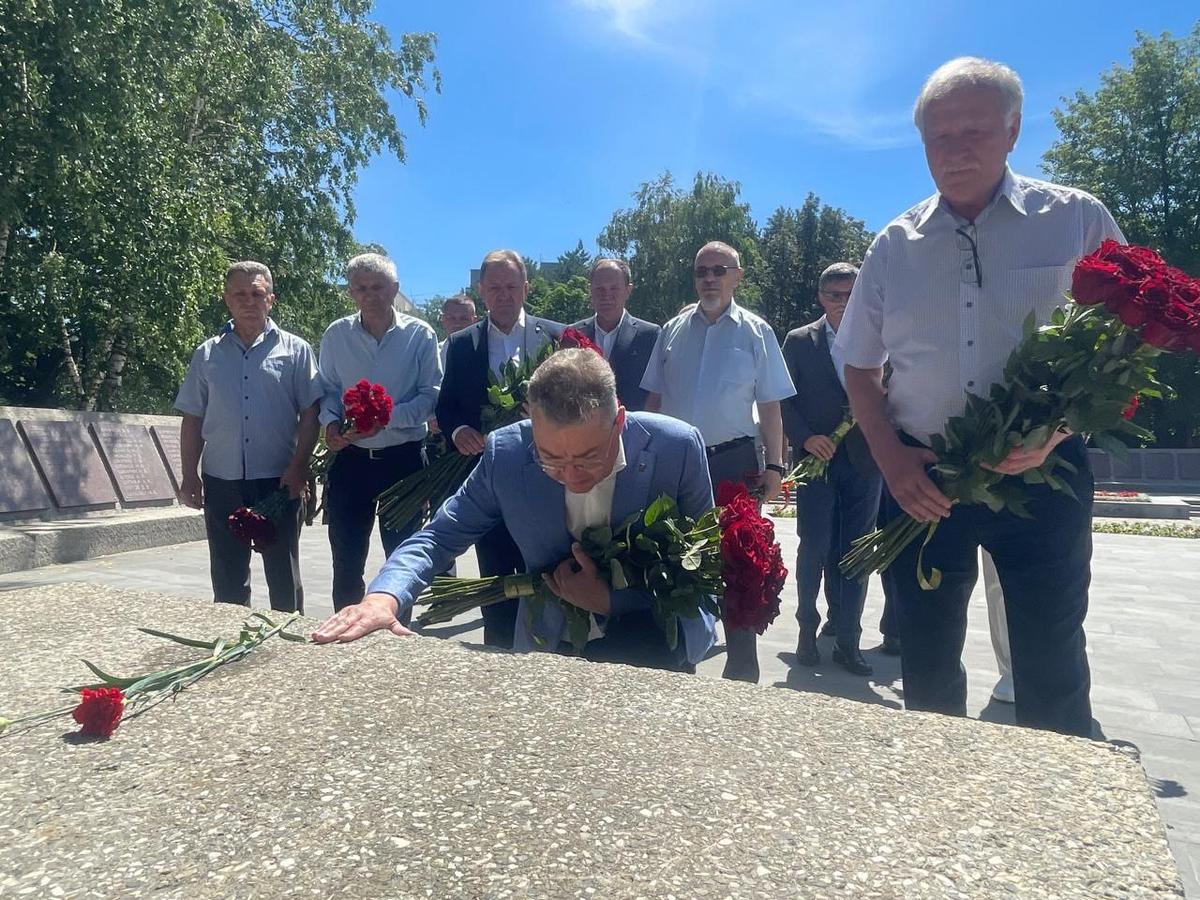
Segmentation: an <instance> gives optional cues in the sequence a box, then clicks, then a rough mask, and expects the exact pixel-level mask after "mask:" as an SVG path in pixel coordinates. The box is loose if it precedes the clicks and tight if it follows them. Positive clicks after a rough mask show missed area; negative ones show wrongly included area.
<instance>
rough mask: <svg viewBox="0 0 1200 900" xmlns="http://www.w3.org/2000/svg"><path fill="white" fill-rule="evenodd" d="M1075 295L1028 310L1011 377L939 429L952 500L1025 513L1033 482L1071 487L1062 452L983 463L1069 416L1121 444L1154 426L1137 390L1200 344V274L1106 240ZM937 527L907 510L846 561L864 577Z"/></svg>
mask: <svg viewBox="0 0 1200 900" xmlns="http://www.w3.org/2000/svg"><path fill="white" fill-rule="evenodd" d="M1069 299H1070V301H1071V302H1070V303H1068V304H1067V306H1065V307H1064V308H1060V309H1058V310H1056V311H1055V312H1054V314H1053V316H1052V317H1051V319H1050V322H1049V323H1048V324H1046V325H1043V326H1041V327H1038V326H1037V324H1036V321H1035V320H1034V317H1033V315H1032V314H1031V315H1030V317H1029V318H1028V319H1027V320H1026V322H1025V334H1024V339H1023V340H1022V342H1021V343H1020V344H1019V345H1018V346H1017V348H1016V349H1015V350H1014V351H1013V352H1012V354H1011V356H1010V357H1009V359H1008V362H1007V364H1006V365H1005V369H1004V382H1003V383H1002V384H994V385H992V387H991V391H990V393H989V396H988V397H987V398H986V399H985V398H983V397H978V396H974V395H968V397H967V406H966V409H965V410H964V411H963V414H962V415H961V416H955V417H954V418H952V419H950V420H949V422H947V423H946V429H945V432H944V433H943V434H940V435H934V436H933V437H932V439H931V441H930V443H931V445H932V448H933V451H934V453H935V454H936V455H937V463H936V464H935V465H934V466H933V470H932V472H933V474H932V477H933V479H934V481H935V482H936V483H937V485H938V487H939V488H940V489H941V491H942V493H943V494H945V495H946V496H947V497H949V498H950V500H951V502H952V503H982V504H985V505H986V506H987V507H988V508H989V509H991V510H992V511H994V512H999V511H1001V510H1005V509H1007V510H1009V511H1010V512H1012V513H1014V514H1015V515H1018V516H1022V517H1028V516H1029V511H1028V509H1027V505H1028V494H1027V491H1026V486H1027V485H1035V484H1045V485H1048V486H1049V487H1050V488H1052V489H1054V490H1059V491H1065V492H1067V493H1072V492H1071V488H1070V486H1069V485H1068V484H1067V483H1066V482H1065V481H1063V480H1062V478H1061V477H1060V472H1061V471H1073V469H1072V467H1071V465H1070V464H1069V463H1068V462H1067V461H1066V460H1064V459H1062V458H1061V457H1060V456H1059V455H1058V454H1057V453H1055V452H1051V453H1050V455H1049V456H1047V457H1046V461H1045V462H1044V463H1043V464H1042V465H1041V466H1039V467H1037V468H1034V469H1029V470H1027V471H1025V472H1024V473H1022V474H1021V475H1015V476H1008V475H1001V474H1000V473H997V472H994V471H992V470H990V469H986V468H984V467H983V464H987V465H996V464H998V463H999V462H1001V461H1002V460H1003V459H1004V458H1005V457H1006V456H1007V455H1008V454H1009V452H1010V451H1011V450H1012V449H1013V448H1016V447H1022V448H1024V449H1027V450H1031V449H1035V448H1038V447H1042V446H1044V445H1045V444H1046V443H1047V441H1048V440H1049V439H1050V438H1051V436H1052V435H1053V434H1054V432H1055V431H1057V430H1059V429H1064V428H1065V429H1069V430H1070V431H1072V432H1074V433H1077V434H1087V435H1090V436H1091V439H1092V441H1093V442H1094V443H1095V444H1097V445H1098V446H1100V447H1104V448H1107V449H1111V450H1113V451H1115V452H1121V451H1123V450H1124V449H1125V445H1124V444H1123V443H1122V442H1121V441H1120V440H1119V436H1120V435H1127V436H1129V437H1132V438H1137V439H1150V438H1152V437H1153V435H1151V434H1150V433H1149V432H1147V431H1146V430H1145V429H1143V428H1141V427H1140V426H1138V425H1137V424H1135V423H1134V422H1133V416H1132V411H1133V410H1135V409H1136V408H1137V403H1138V402H1139V398H1140V397H1159V396H1161V395H1160V392H1159V390H1158V384H1157V381H1156V380H1155V377H1154V362H1155V358H1156V357H1157V356H1158V355H1159V354H1160V353H1162V352H1177V351H1181V350H1184V349H1187V348H1190V349H1191V350H1194V351H1200V281H1197V280H1196V279H1194V278H1191V277H1189V276H1188V275H1186V274H1185V273H1183V272H1181V271H1180V270H1179V269H1175V268H1172V267H1171V266H1169V265H1167V263H1166V262H1164V261H1163V259H1162V257H1160V256H1159V255H1158V254H1157V253H1155V252H1154V251H1152V250H1148V249H1146V248H1144V247H1134V246H1128V245H1124V244H1118V243H1117V242H1115V241H1105V242H1104V243H1103V244H1102V245H1101V246H1100V248H1099V249H1098V250H1096V252H1095V253H1092V254H1090V255H1088V256H1085V257H1083V258H1082V259H1081V260H1080V261H1079V262H1078V264H1077V265H1076V266H1075V271H1074V273H1073V276H1072V281H1071V293H1070V295H1069ZM937 527H938V523H937V522H936V521H934V522H931V523H923V522H918V521H917V520H915V519H913V518H912V517H910V516H908V515H901V516H899V517H898V518H896V519H894V520H892V521H891V522H889V523H888V524H887V526H886V527H885V528H883V529H881V530H878V531H875V532H872V533H871V534H868V535H864V536H863V537H862V538H860V539H859V540H857V541H855V543H854V545H853V548H852V549H851V551H850V553H849V554H848V555H847V556H846V558H845V559H844V560H842V564H841V566H842V570H843V571H844V572H845V573H846V574H847V575H849V576H850V577H856V578H866V577H867V575H868V574H869V573H871V572H882V571H883V570H884V569H886V568H887V567H888V566H889V565H891V563H892V562H893V561H894V560H895V559H896V558H897V557H898V556H899V555H900V553H901V552H902V551H903V550H904V548H905V547H907V546H908V545H909V544H910V543H912V542H913V541H914V540H916V539H917V538H919V537H920V536H921V535H922V534H924V535H925V538H924V541H925V543H926V544H927V543H928V542H929V540H930V538H931V537H932V536H933V533H934V531H935V530H936V529H937ZM922 550H924V544H923V545H922ZM917 579H918V581H919V582H920V584H921V586H922V587H923V588H925V589H926V590H935V589H936V588H937V587H938V585H939V584H940V583H941V572H939V571H938V570H937V569H936V568H935V569H932V570H931V571H930V573H929V574H928V575H926V573H925V571H924V565H923V562H922V558H921V556H920V555H918V558H917Z"/></svg>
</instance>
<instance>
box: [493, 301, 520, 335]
mask: <svg viewBox="0 0 1200 900" xmlns="http://www.w3.org/2000/svg"><path fill="white" fill-rule="evenodd" d="M524 329H525V307H521V311H520V312H519V313H517V322H516V324H515V325H513V327H512V331H510V332H509V333H508V334H505V333H504V332H503V331H501V330H500V329H499V328H497V327H496V323H495V322H493V321H492V317H491V316H488V334H490V335H494V336H496V337H498V338H499V339H500V340H502V341H507V340H509V339H510V338H511V337H512V336H513V335H514V334H516V333H517V332H518V331H523V330H524Z"/></svg>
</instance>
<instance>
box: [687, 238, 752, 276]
mask: <svg viewBox="0 0 1200 900" xmlns="http://www.w3.org/2000/svg"><path fill="white" fill-rule="evenodd" d="M705 250H723V251H725V252H726V253H728V254H730V255H731V256H732V257H733V264H734V265H735V266H737V267H738V268H739V269H740V268H741V267H742V254H740V253H738V252H737V250H735V249H734V248H733V247H731V246H729V245H728V244H727V243H725V242H724V241H709V242H708V243H707V244H705V245H704V246H703V247H701V248H700V249H699V250H697V251H696V259H699V258H700V254H701V253H703V252H704V251H705Z"/></svg>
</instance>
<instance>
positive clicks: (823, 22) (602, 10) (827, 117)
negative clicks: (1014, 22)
mask: <svg viewBox="0 0 1200 900" xmlns="http://www.w3.org/2000/svg"><path fill="white" fill-rule="evenodd" d="M574 3H575V5H576V6H577V7H579V8H582V9H584V10H586V11H587V12H588V13H590V14H591V15H594V16H596V17H597V18H598V19H600V20H601V21H602V22H604V23H607V24H608V25H609V27H610V28H611V29H612V31H614V32H616V33H618V34H620V35H623V36H624V37H626V38H627V39H628V40H629V41H630V43H631V44H632V45H633V46H636V47H638V48H640V49H642V50H644V51H646V52H653V53H656V54H658V55H661V56H663V57H666V58H668V59H669V60H670V61H671V62H672V63H673V64H675V65H677V66H679V67H681V68H688V69H692V70H695V71H697V72H698V77H702V78H703V79H704V81H706V82H707V86H708V87H709V88H715V89H716V90H719V91H722V92H724V93H725V94H726V95H727V97H728V99H729V100H730V101H731V102H734V103H738V104H740V105H743V106H745V107H751V108H760V109H763V110H766V111H768V112H771V113H774V114H777V115H780V116H781V117H783V118H784V119H785V120H787V121H791V122H794V123H796V124H797V125H799V126H800V128H802V129H803V130H804V131H806V132H808V133H810V134H811V135H813V136H815V137H825V138H830V139H834V140H838V141H842V142H845V143H848V144H852V145H854V146H856V147H862V148H869V149H873V148H881V147H894V146H899V145H905V144H911V143H915V142H916V141H917V136H916V133H915V131H914V129H913V127H912V122H911V118H910V112H909V101H907V100H899V99H882V98H883V97H884V96H887V97H891V98H894V97H895V95H896V92H895V91H894V89H890V88H892V82H893V81H894V79H895V78H896V77H897V74H898V73H901V72H905V71H906V70H909V69H911V66H912V60H913V59H914V57H917V56H918V55H919V54H920V53H921V51H922V49H923V47H922V44H923V41H922V40H921V37H922V33H921V32H920V31H917V32H916V33H914V31H915V30H914V28H913V27H912V23H913V21H914V19H919V18H920V17H921V15H922V9H921V4H919V3H918V4H903V5H895V6H892V7H887V6H884V5H882V4H878V3H874V2H860V3H853V2H851V3H845V4H842V5H839V6H838V7H837V8H836V9H830V8H828V7H823V6H822V7H815V6H814V7H809V5H808V4H804V5H803V6H801V5H800V4H797V3H795V2H789V0H778V2H764V0H755V2H742V3H739V2H736V0H724V2H720V3H718V2H716V0H692V2H679V0H574ZM934 65H935V64H934V63H932V62H931V65H930V66H929V68H930V69H931V70H932V69H933V68H934ZM699 73H703V74H702V75H700V74H699ZM914 90H915V88H914Z"/></svg>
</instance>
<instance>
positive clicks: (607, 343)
mask: <svg viewBox="0 0 1200 900" xmlns="http://www.w3.org/2000/svg"><path fill="white" fill-rule="evenodd" d="M628 317H629V313H628V312H626V311H625V310H621V318H619V319H617V324H616V325H614V326H613V330H612V331H605V330H604V329H603V328H601V327H600V320H599V319H597V320H596V343H597V344H599V345H600V349H601V350H602V351H603V352H604V358H605V359H612V351H613V345H614V344H616V342H617V332H618V331H620V330H621V326H622V325H624V324H625V320H626V319H627V318H628Z"/></svg>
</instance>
